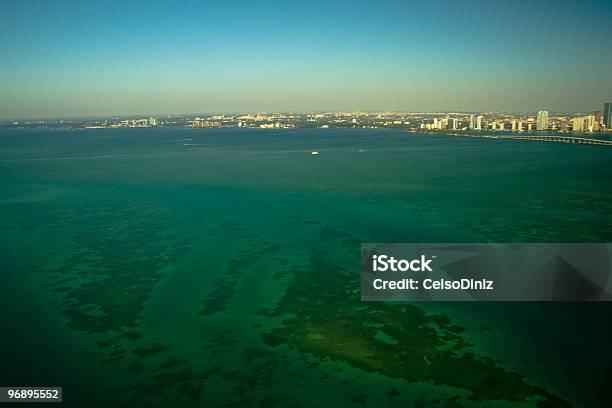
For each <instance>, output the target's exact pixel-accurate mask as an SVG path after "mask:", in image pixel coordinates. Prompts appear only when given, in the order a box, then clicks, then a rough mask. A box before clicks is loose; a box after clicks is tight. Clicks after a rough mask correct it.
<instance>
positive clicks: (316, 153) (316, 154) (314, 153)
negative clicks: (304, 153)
mask: <svg viewBox="0 0 612 408" xmlns="http://www.w3.org/2000/svg"><path fill="white" fill-rule="evenodd" d="M310 154H312V155H313V156H318V155H319V152H318V151H317V150H314V151H312V152H311V153H310Z"/></svg>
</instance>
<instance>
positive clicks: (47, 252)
mask: <svg viewBox="0 0 612 408" xmlns="http://www.w3.org/2000/svg"><path fill="white" fill-rule="evenodd" d="M312 150H319V151H320V152H321V154H320V155H319V156H318V157H313V156H311V155H310V152H311V151H312ZM0 180H2V183H1V185H0V227H1V228H2V233H1V234H0V262H1V264H0V268H1V269H0V273H1V279H2V286H1V287H0V330H1V331H2V335H1V338H0V339H1V342H0V353H1V355H2V363H1V365H0V385H58V386H63V387H64V400H65V401H66V402H65V403H64V405H69V406H117V407H118V406H129V407H132V406H150V407H154V406H163V407H168V406H180V407H182V406H206V407H212V406H270V407H273V406H281V407H286V406H296V407H297V406H303V407H310V406H370V407H380V406H397V407H400V406H401V407H406V406H408V407H412V406H414V407H462V406H465V407H471V406H474V407H489V406H493V407H496V406H499V407H507V406H525V407H532V406H538V407H553V406H570V405H572V406H579V407H604V406H609V405H610V401H609V397H608V391H607V385H608V381H609V378H612V358H611V357H610V354H609V353H608V350H609V348H610V346H609V344H610V342H611V340H612V329H611V324H610V323H611V320H612V319H611V318H610V313H611V312H612V305H609V304H604V303H581V304H572V303H555V304H552V303H520V304H510V303H486V304H483V303H462V304H458V303H421V304H416V305H412V304H405V305H384V304H370V303H361V302H360V301H359V292H358V288H359V282H358V279H357V278H358V270H359V244H360V243H361V242H610V241H611V239H612V229H611V227H612V188H611V187H612V149H607V148H602V147H595V146H568V145H562V144H547V143H530V142H516V141H503V140H480V139H473V140H472V139H458V138H452V137H451V138H447V137H442V136H440V137H430V136H423V135H418V134H408V133H404V132H401V131H394V130H332V129H320V130H306V129H304V130H291V131H289V130H276V131H269V130H259V129H251V130H249V129H246V130H238V129H221V130H195V129H178V128H177V129H163V128H160V129H116V130H110V129H103V130H54V131H51V130H10V131H8V130H4V131H1V132H0Z"/></svg>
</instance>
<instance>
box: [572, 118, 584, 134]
mask: <svg viewBox="0 0 612 408" xmlns="http://www.w3.org/2000/svg"><path fill="white" fill-rule="evenodd" d="M572 131H573V132H583V131H584V118H583V117H579V118H573V119H572Z"/></svg>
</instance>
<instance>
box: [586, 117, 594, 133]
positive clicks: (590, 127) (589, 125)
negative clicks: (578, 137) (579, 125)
mask: <svg viewBox="0 0 612 408" xmlns="http://www.w3.org/2000/svg"><path fill="white" fill-rule="evenodd" d="M584 121H585V124H584V128H585V129H584V130H586V131H587V132H594V131H595V115H588V116H585V117H584Z"/></svg>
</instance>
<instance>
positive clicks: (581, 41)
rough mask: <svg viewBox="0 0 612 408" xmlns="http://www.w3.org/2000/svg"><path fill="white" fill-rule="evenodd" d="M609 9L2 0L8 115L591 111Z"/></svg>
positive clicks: (2, 79)
mask: <svg viewBox="0 0 612 408" xmlns="http://www.w3.org/2000/svg"><path fill="white" fill-rule="evenodd" d="M611 20H612V5H611V4H610V3H609V2H606V1H585V2H567V1H542V2H537V4H532V3H531V2H523V3H521V2H519V4H517V3H516V2H513V3H507V4H504V5H499V4H490V2H485V1H471V2H451V1H441V2H403V1H402V2H400V1H382V2H381V1H377V2H373V1H369V2H364V1H352V2H346V1H332V2H318V1H313V2H309V3H308V4H307V5H304V4H301V3H296V4H291V3H287V2H265V3H252V2H243V1H238V2H233V3H222V4H218V3H210V4H207V3H202V2H195V1H188V2H185V1H184V2H168V1H163V2H153V3H151V2H141V1H135V2H118V1H103V2H102V1H92V2H78V1H67V0H64V1H59V2H44V1H28V2H23V1H16V0H5V1H3V2H1V3H0V37H1V38H2V41H0V55H1V56H2V63H1V64H0V120H12V119H45V118H70V117H112V116H118V115H136V114H147V115H148V114H153V115H161V114H169V113H170V114H172V113H174V114H188V113H198V112H201V113H207V112H210V113H213V112H321V111H369V112H377V111H398V112H442V111H455V112H486V111H495V112H529V113H531V112H534V113H535V112H538V111H548V112H551V113H554V112H579V113H586V112H592V111H594V110H595V109H601V108H602V107H603V103H604V102H608V101H610V100H611V99H612V81H611V80H610V79H611V75H610V72H612V44H611V43H610V39H611V38H612V26H611V25H610V24H609V21H611Z"/></svg>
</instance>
